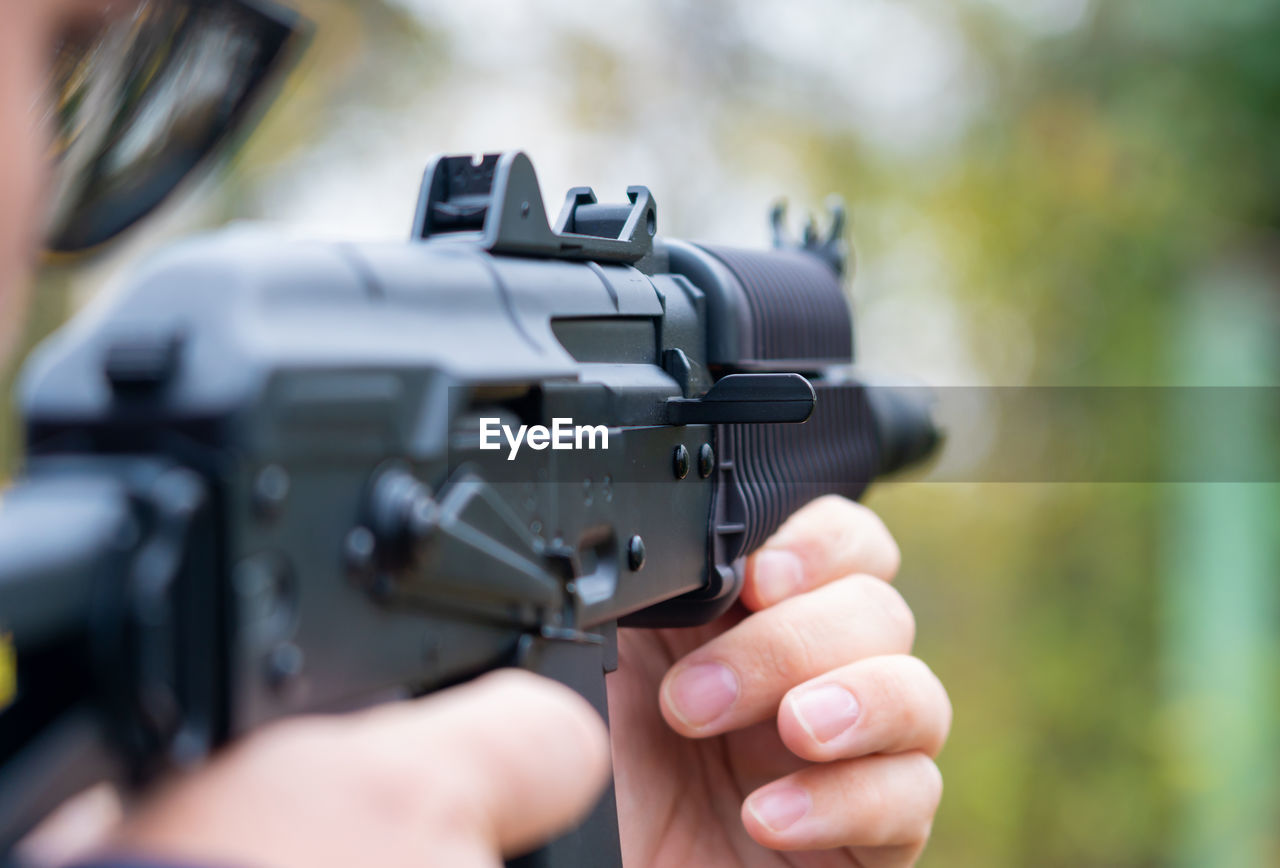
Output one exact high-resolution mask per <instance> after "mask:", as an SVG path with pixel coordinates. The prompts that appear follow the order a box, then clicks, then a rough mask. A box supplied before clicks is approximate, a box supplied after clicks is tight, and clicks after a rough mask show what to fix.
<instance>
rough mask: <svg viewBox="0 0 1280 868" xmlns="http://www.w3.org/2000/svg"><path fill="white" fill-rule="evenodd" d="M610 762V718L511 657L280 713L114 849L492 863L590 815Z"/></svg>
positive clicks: (228, 857)
mask: <svg viewBox="0 0 1280 868" xmlns="http://www.w3.org/2000/svg"><path fill="white" fill-rule="evenodd" d="M608 768H609V741H608V733H607V732H606V730H605V727H604V725H603V721H601V719H600V717H599V715H598V714H596V712H595V710H594V709H592V708H591V706H590V705H589V704H588V703H587V702H586V701H585V700H584V699H582V697H580V696H578V695H577V694H576V693H574V692H573V691H572V690H570V689H569V688H567V687H565V686H563V685H561V684H557V683H556V682H553V681H549V680H547V679H544V678H540V677H538V676H536V675H532V674H530V673H527V672H521V671H517V670H503V671H501V672H498V673H494V674H492V675H487V676H485V677H482V678H479V679H476V680H475V681H472V682H469V683H468V684H465V685H462V686H459V687H454V688H451V689H449V690H445V691H441V692H440V693H436V694H433V695H431V696H429V697H426V698H423V699H419V700H414V701H412V702H402V703H394V704H389V705H384V706H379V707H377V708H373V709H370V710H367V711H362V712H358V713H355V714H349V715H342V716H331V717H307V718H296V719H292V720H288V721H284V722H281V723H278V724H274V725H272V726H270V727H268V728H266V729H265V730H263V731H261V732H259V733H257V734H255V735H253V736H251V737H249V738H246V739H245V740H244V741H242V742H240V743H239V744H237V745H236V746H235V747H233V748H231V749H230V750H228V751H226V752H225V753H224V754H223V755H221V756H220V757H218V758H217V759H216V760H214V761H213V762H212V763H211V764H210V765H209V766H208V767H207V768H205V769H203V770H201V771H199V772H196V773H194V774H192V775H190V776H187V777H184V778H182V779H180V780H178V781H176V782H174V783H173V784H172V785H171V786H170V787H169V788H168V789H167V791H166V792H162V793H160V794H158V796H157V797H156V798H155V799H154V800H153V801H152V802H151V804H150V805H148V806H147V807H146V808H144V810H143V811H142V812H140V814H139V815H138V816H137V817H135V818H134V819H133V820H131V821H130V822H128V823H126V825H125V827H124V828H123V830H122V832H121V833H120V835H119V836H118V837H117V841H116V849H118V850H124V851H126V852H129V853H140V854H143V855H156V856H160V857H163V858H168V859H175V858H176V859H181V860H184V861H191V862H197V863H199V862H204V863H209V864H215V863H219V864H228V865H232V864H243V865H254V866H262V868H295V866H296V868H331V866H332V868H339V866H341V868H348V866H350V865H379V866H386V868H400V866H405V868H408V866H414V868H418V866H421V865H424V864H441V865H444V864H448V865H451V866H458V868H490V866H498V865H499V864H500V855H511V854H515V853H520V852H523V851H526V850H530V849H532V848H534V847H535V846H537V845H539V844H541V843H543V842H544V841H547V840H550V839H551V838H553V837H555V836H556V835H557V834H558V833H560V832H563V831H565V830H567V829H568V828H570V827H571V826H572V825H573V824H574V823H575V822H577V821H578V820H580V819H581V818H582V817H583V816H584V815H585V814H586V812H587V811H588V810H589V809H590V807H591V806H592V805H593V804H594V802H595V799H596V798H597V797H598V796H599V794H600V791H601V788H602V787H603V785H604V783H605V781H606V780H607V778H608Z"/></svg>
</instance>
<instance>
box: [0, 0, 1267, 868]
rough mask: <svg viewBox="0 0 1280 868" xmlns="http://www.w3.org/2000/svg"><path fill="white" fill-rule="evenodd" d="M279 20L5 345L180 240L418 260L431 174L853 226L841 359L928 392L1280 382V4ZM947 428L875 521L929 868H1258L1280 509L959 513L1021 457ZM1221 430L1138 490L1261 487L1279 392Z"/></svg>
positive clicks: (1055, 497)
mask: <svg viewBox="0 0 1280 868" xmlns="http://www.w3.org/2000/svg"><path fill="white" fill-rule="evenodd" d="M293 5H296V6H299V7H301V8H302V9H303V10H304V11H305V12H306V13H307V14H308V15H309V16H310V17H311V18H312V19H313V20H314V21H315V23H316V36H315V41H314V43H313V46H312V50H311V51H310V52H309V54H308V56H307V57H306V58H305V59H304V61H303V63H302V65H301V66H300V68H299V69H298V70H297V71H296V72H295V74H294V75H293V76H292V77H291V78H290V79H289V80H288V81H287V82H286V83H285V85H284V88H283V91H282V94H281V98H280V99H279V101H278V102H277V104H276V105H275V107H274V109H273V110H272V112H271V113H270V115H269V116H268V117H267V119H266V121H265V122H264V123H263V124H262V125H261V126H260V128H259V130H258V132H257V134H256V135H255V136H254V137H253V138H252V139H250V140H249V141H248V142H247V144H246V146H245V147H243V148H242V149H241V150H240V151H239V152H238V154H237V155H236V156H235V158H234V159H233V160H232V161H231V162H230V164H229V165H227V166H225V167H224V168H223V169H222V170H221V171H220V172H218V173H217V174H215V175H213V176H211V177H210V178H208V179H207V180H205V181H204V182H203V183H202V184H200V185H199V186H198V187H196V188H194V189H190V190H188V191H187V195H185V196H184V197H182V198H181V201H179V202H176V203H173V204H171V205H170V206H168V207H167V209H166V210H165V212H164V213H163V214H162V215H161V218H160V219H159V220H155V221H152V222H151V223H150V224H149V225H148V227H147V228H146V229H145V230H144V231H142V232H140V233H135V234H134V235H133V236H131V237H130V238H129V240H128V242H127V243H126V244H124V245H122V246H121V247H119V248H117V249H115V250H114V251H113V252H112V253H111V255H110V257H109V258H99V259H95V260H91V261H90V262H88V263H81V264H78V265H76V266H75V267H70V266H65V265H63V266H57V267H50V268H48V269H46V271H45V273H44V276H43V277H42V283H43V284H44V285H43V286H42V287H41V288H40V291H39V292H38V293H37V294H36V297H35V298H36V300H35V310H34V318H33V321H32V329H31V331H30V334H29V335H28V340H29V342H34V341H36V340H37V339H39V338H40V337H41V336H43V335H44V334H46V333H47V332H48V331H49V330H51V329H52V328H54V327H56V326H57V324H59V323H60V322H62V321H63V320H64V319H65V318H66V317H67V316H69V315H70V314H71V313H73V312H74V311H75V310H76V309H77V308H78V307H80V306H81V305H83V304H84V303H85V302H86V301H87V300H88V299H90V298H91V297H92V296H93V295H94V294H95V293H97V292H100V291H103V287H109V286H110V284H111V282H112V281H113V280H116V279H117V278H118V276H119V275H120V274H121V273H122V272H124V271H127V269H128V268H129V267H130V265H131V264H133V263H135V262H136V261H137V260H138V258H139V257H142V256H145V255H146V254H147V253H148V252H149V251H151V250H153V249H154V248H155V247H156V246H157V245H160V244H162V243H164V242H165V241H166V240H167V239H170V238H173V237H175V236H179V235H183V234H186V233H189V232H192V231H196V230H201V229H206V228H211V227H215V226H218V225H221V224H224V223H226V222H228V221H231V220H238V219H249V220H265V221H269V222H272V223H274V224H277V225H278V226H280V227H284V228H285V229H286V230H287V231H289V232H296V233H297V234H300V235H306V236H323V237H335V238H336V237H342V238H398V237H405V236H406V234H407V232H408V228H409V222H410V218H411V217H412V214H413V207H414V203H415V194H416V190H417V185H418V181H419V175H420V173H421V170H422V167H423V165H424V164H425V162H426V160H427V159H428V157H429V156H430V155H431V154H433V153H435V152H438V151H453V152H478V151H493V150H500V149H508V148H520V149H523V150H525V151H527V152H528V153H530V155H531V156H532V157H533V159H534V163H535V165H536V166H537V169H538V172H539V176H540V179H541V181H542V184H543V191H544V198H546V200H547V202H548V204H549V207H550V208H551V210H552V211H553V213H554V211H555V210H556V208H557V203H558V202H559V200H560V197H561V195H562V193H563V191H564V190H565V189H567V188H568V187H570V186H574V185H580V184H590V185H593V186H594V187H595V188H596V189H597V191H598V192H599V193H600V194H601V196H602V198H603V199H605V200H606V201H608V200H618V199H621V197H622V194H623V191H624V189H625V187H626V186H627V185H628V184H635V183H642V184H646V185H648V186H649V187H650V188H651V189H652V190H653V192H654V195H655V197H656V200H657V202H658V203H659V205H660V211H659V232H660V233H662V234H665V235H671V236H678V237H689V238H694V239H698V240H714V241H720V242H731V243H737V244H744V245H760V244H764V243H767V240H768V235H767V225H766V214H767V210H768V207H769V205H770V204H771V202H772V201H773V200H774V199H776V198H777V197H779V196H786V197H787V198H788V199H789V201H790V202H791V205H792V211H793V213H795V212H800V213H803V211H804V210H806V209H808V210H815V211H821V208H822V204H823V198H824V196H825V195H826V194H828V193H830V192H838V193H840V194H842V195H843V196H844V197H845V198H846V200H847V201H848V202H849V204H850V207H851V213H852V218H853V219H852V223H853V235H854V239H855V246H856V250H857V258H858V264H857V269H856V276H855V279H854V281H853V282H852V284H851V292H852V295H853V298H854V301H855V305H856V309H857V312H858V341H859V353H860V360H861V361H862V362H863V363H865V364H866V365H867V366H868V367H870V368H873V369H876V370H882V371H892V372H894V373H895V374H909V375H911V376H914V377H917V378H919V379H921V380H923V381H924V382H926V383H929V384H931V385H934V386H937V387H942V388H943V390H944V392H945V391H946V389H948V388H952V387H956V388H959V387H1031V386H1035V387H1066V386H1073V387H1080V386H1085V387H1107V388H1112V387H1143V388H1151V389H1155V388H1158V387H1170V386H1200V387H1233V388H1238V387H1272V386H1276V385H1280V353H1278V347H1280V342H1278V341H1277V339H1276V338H1277V336H1278V335H1280V292H1278V291H1277V290H1280V147H1278V146H1277V137H1278V135H1280V3H1277V2H1268V0H1233V2H1231V3H1208V2H1204V0H1160V2H1155V0H1148V2H1141V0H899V2H887V0H791V2H789V3H758V2H741V3H734V2H729V0H699V2H688V3H682V2H676V0H627V2H622V0H617V2H613V3H608V4H603V3H592V2H588V0H583V2H572V0H548V2H539V3H516V2H493V0H483V2H481V0H471V2H465V3H459V2H443V0H440V2H437V0H381V2H374V0H363V2H357V0H300V2H297V3H294V4H293ZM11 375H12V372H10V376H11ZM5 382H6V386H5V388H6V389H8V385H7V384H8V382H9V380H6V381H5ZM971 394H973V395H977V396H979V397H977V398H974V399H973V400H972V401H970V402H968V406H969V407H970V410H971V412H970V413H968V414H967V416H964V417H963V418H959V419H957V420H955V421H954V424H953V425H952V429H951V441H952V447H951V448H952V452H953V454H960V455H962V457H963V460H962V461H961V462H960V463H959V464H955V463H954V462H953V464H952V465H951V468H950V470H948V466H947V464H946V460H944V462H943V464H942V465H941V466H940V467H935V468H934V469H933V470H932V471H929V472H925V473H918V474H917V475H916V476H914V477H911V478H908V479H905V480H902V481H898V482H893V483H887V484H882V485H880V486H879V487H878V488H877V489H875V491H874V492H873V494H872V495H871V497H870V499H869V503H870V504H871V505H872V506H873V507H875V508H876V509H877V510H879V511H880V512H881V513H882V515H883V516H884V517H885V519H886V520H887V521H888V523H889V525H890V527H891V528H892V529H893V530H894V532H895V533H896V534H897V536H898V538H899V540H900V542H901V544H902V548H903V551H904V556H905V561H904V568H903V571H902V575H901V578H900V579H899V584H900V587H901V589H902V591H903V592H904V594H905V595H906V597H907V599H908V600H909V601H910V602H911V603H912V604H913V606H914V607H915V610H916V612H917V614H918V620H919V641H918V646H917V648H918V652H919V653H920V655H921V656H923V657H924V659H925V660H927V661H928V662H929V663H930V664H931V665H932V666H933V667H934V668H935V670H936V671H937V672H938V673H939V675H940V676H941V677H942V679H943V681H944V683H946V684H947V686H948V687H949V689H950V691H951V695H952V699H953V702H954V704H955V712H956V714H955V728H954V732H953V735H952V739H951V742H950V744H949V745H948V747H947V750H946V752H945V754H944V755H943V757H942V759H941V765H942V769H943V772H944V775H945V777H946V787H947V792H946V796H945V798H944V800H943V806H942V809H941V812H940V814H939V816H938V820H937V823H936V826H935V830H934V841H933V844H932V846H931V848H930V850H929V852H928V854H927V856H926V858H925V861H924V863H923V864H925V865H933V866H961V868H967V866H983V868H998V866H1032V865H1034V866H1093V865H1106V866H1113V865H1114V866H1121V865H1123V866H1146V865H1161V866H1163V865H1169V866H1208V865H1213V866H1255V865H1257V866H1264V865H1280V783H1278V781H1280V736H1278V735H1277V733H1280V539H1278V534H1277V529H1280V488H1278V486H1277V484H1276V483H1275V482H1274V480H1275V479H1277V478H1280V477H1277V476H1276V475H1275V474H1274V473H1273V472H1272V473H1259V475H1258V476H1257V479H1258V480H1260V481H1249V479H1248V478H1247V474H1245V475H1244V476H1241V475H1240V474H1236V475H1234V476H1233V477H1232V478H1231V480H1230V481H1213V480H1211V481H1205V482H1196V483H1175V482H1169V481H1141V482H1124V481H1114V479H1115V478H1120V479H1123V478H1124V476H1123V474H1121V475H1120V476H1119V477H1115V476H1113V477H1111V479H1112V480H1113V481H1100V480H1097V479H1090V478H1088V474H1081V475H1078V477H1076V478H1072V479H1071V480H1070V481H1067V482H1048V481H1044V480H1045V479H1048V478H1051V477H1052V473H1046V474H1045V475H1044V476H1042V477H1039V478H1037V474H1035V473H1034V472H1030V473H1022V474H1021V475H1020V476H1018V477H1017V478H1015V480H1014V481H1004V482H993V481H984V480H994V479H1007V478H1008V476H1007V474H1006V475H1002V474H1001V473H1000V466H1001V458H1002V451H1001V449H1000V448H999V446H998V443H999V441H1000V439H1001V437H1004V438H1005V439H1008V438H1009V437H1010V436H1011V435H1012V436H1014V437H1016V436H1018V435H1019V432H1018V431H1016V430H1013V431H1010V429H1009V425H1008V424H1005V426H1004V428H1003V429H1002V427H1001V425H1002V420H1001V418H1000V413H999V412H998V408H997V407H989V406H986V405H984V404H983V403H982V400H981V397H980V396H981V395H982V394H984V393H983V392H980V391H973V392H971ZM1246 394H1249V395H1254V396H1257V397H1256V400H1253V401H1246V402H1244V403H1243V404H1242V405H1240V406H1239V407H1238V408H1237V411H1238V417H1237V418H1233V419H1232V420H1229V422H1230V424H1227V425H1225V426H1224V425H1223V424H1221V422H1222V420H1221V419H1214V420H1211V419H1208V418H1206V417H1207V416H1208V415H1210V414H1207V413H1202V414H1197V413H1194V412H1192V413H1185V412H1184V413H1177V414H1171V415H1170V416H1169V417H1168V418H1167V419H1165V418H1157V419H1155V420H1154V424H1155V425H1156V427H1157V428H1158V429H1159V430H1160V431H1162V432H1164V434H1165V436H1163V437H1161V438H1160V439H1159V440H1157V441H1156V443H1155V446H1154V447H1153V448H1152V450H1151V451H1154V452H1155V453H1156V454H1154V455H1150V456H1148V457H1149V458H1150V460H1151V461H1152V462H1154V466H1156V467H1159V466H1160V465H1161V464H1162V462H1166V461H1167V462H1171V463H1173V462H1177V461H1179V460H1180V459H1179V455H1178V454H1175V453H1177V452H1178V450H1180V449H1183V448H1197V449H1200V450H1205V451H1208V452H1212V453H1217V454H1226V455H1231V456H1243V458H1244V459H1245V463H1246V464H1247V465H1248V466H1252V467H1258V468H1266V467H1271V466H1273V465H1272V464H1271V462H1274V461H1275V460H1276V456H1275V455H1274V453H1276V452H1277V449H1276V447H1277V440H1276V438H1275V436H1274V434H1275V432H1274V430H1272V429H1271V428H1270V427H1269V426H1268V424H1267V422H1268V419H1269V418H1270V417H1269V415H1268V414H1274V409H1273V408H1269V407H1268V406H1264V405H1265V404H1266V402H1267V401H1269V400H1270V399H1271V398H1272V397H1275V396H1276V393H1275V392H1273V391H1268V390H1264V389H1261V388H1259V389H1256V390H1255V391H1252V392H1249V393H1246ZM9 406H10V402H6V403H5V404H4V405H3V409H0V467H2V468H5V470H6V471H11V470H12V469H14V468H15V467H16V464H17V458H18V450H19V443H20V440H19V435H18V427H17V423H16V419H14V417H13V414H12V413H11V412H10V410H9ZM1250 408H1252V409H1250ZM1005 421H1006V422H1007V420H1005ZM1142 421H1144V422H1145V423H1146V424H1148V425H1150V424H1152V422H1153V420H1152V419H1150V418H1148V419H1145V420H1142ZM1210 422H1214V423H1215V424H1210ZM1081 427H1082V428H1083V427H1086V426H1085V425H1083V424H1082V425H1081ZM1066 435H1067V439H1068V442H1071V440H1072V439H1073V438H1074V437H1075V436H1077V435H1079V437H1080V438H1081V440H1082V441H1085V440H1088V439H1089V435H1090V432H1089V431H1086V430H1081V431H1074V430H1068V431H1066ZM1107 437H1108V438H1117V439H1121V440H1122V439H1124V437H1125V431H1124V428H1123V426H1120V427H1115V426H1113V427H1112V429H1111V430H1109V431H1108V433H1107ZM1095 440H1096V438H1095ZM993 444H995V445H993ZM957 450H958V452H957ZM1164 450H1168V451H1169V453H1170V454H1168V455H1166V454H1164ZM0 475H3V472H0ZM1143 478H1144V479H1148V480H1149V479H1152V478H1154V479H1159V473H1156V474H1154V475H1152V474H1149V473H1148V474H1146V475H1145V476H1144V477H1143ZM1261 480H1270V481H1261Z"/></svg>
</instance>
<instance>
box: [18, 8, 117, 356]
mask: <svg viewBox="0 0 1280 868" xmlns="http://www.w3.org/2000/svg"><path fill="white" fill-rule="evenodd" d="M126 5H128V4H126V3H122V2H120V0H114V2H113V0H0V155H3V159H0V363H2V362H4V361H5V360H6V358H7V357H8V355H9V353H10V352H12V349H13V343H14V340H15V338H16V336H17V335H18V333H19V332H20V331H21V325H22V318H23V313H24V311H25V302H26V287H27V283H28V282H29V279H30V273H31V269H32V265H33V263H34V261H35V256H36V253H37V252H38V250H39V245H40V241H41V236H42V234H43V230H44V208H43V206H42V202H41V195H42V193H43V191H44V188H45V182H46V166H45V147H46V146H45V130H44V129H43V128H42V120H41V119H42V118H43V116H44V112H45V89H46V78H45V77H46V74H47V71H48V65H49V61H50V59H51V57H52V55H53V51H54V47H55V44H56V42H57V40H58V38H59V37H60V36H61V35H62V34H63V33H65V32H66V31H67V30H68V29H69V28H74V27H92V26H94V25H95V24H96V23H98V22H100V21H101V20H102V19H103V16H104V15H106V14H107V13H108V12H109V11H115V10H119V9H120V8H121V7H123V6H126Z"/></svg>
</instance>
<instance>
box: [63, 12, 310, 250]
mask: <svg viewBox="0 0 1280 868" xmlns="http://www.w3.org/2000/svg"><path fill="white" fill-rule="evenodd" d="M302 32H303V27H302V19H301V18H300V17H299V16H298V15H297V14H296V13H294V12H291V11H289V10H288V9H285V8H284V7H282V6H278V5H276V4H275V3H270V2H263V0H172V2H170V0H148V2H144V3H142V4H141V5H140V6H139V8H138V9H137V11H136V12H134V13H132V14H130V15H128V16H125V17H123V18H122V19H121V20H119V21H116V22H113V23H111V24H109V25H108V26H106V27H105V29H103V30H102V31H101V32H95V33H92V34H89V35H88V36H87V38H83V39H81V38H76V37H75V36H74V35H70V36H68V37H66V38H65V39H64V41H63V43H62V45H61V47H60V48H59V51H58V54H57V57H56V59H55V61H54V67H53V94H52V97H51V98H52V100H53V106H52V108H51V110H50V114H51V119H50V123H49V126H51V127H52V132H53V135H54V155H53V156H54V162H55V170H54V171H55V178H56V180H55V184H54V193H55V195H54V205H53V210H52V212H51V214H50V223H49V226H48V230H47V244H48V246H49V248H50V249H52V250H55V251H77V250H84V249H86V248H90V247H95V246H97V245H99V244H102V243H104V242H106V241H108V240H110V239H111V238H113V237H115V236H116V235H118V234H119V233H121V232H123V231H124V230H125V229H128V228H129V227H130V226H132V225H133V224H134V223H136V222H137V221H138V220H140V219H142V218H143V217H145V216H146V215H147V214H149V213H150V212H151V211H152V210H154V209H155V208H156V207H157V206H158V205H159V204H160V203H161V202H163V201H164V199H165V198H166V197H167V196H168V195H169V194H170V193H171V192H172V191H173V190H174V188H176V187H177V186H178V185H179V184H180V183H181V182H182V181H183V179H185V178H186V177H187V176H189V175H190V174H191V173H192V171H193V170H194V169H195V168H196V167H197V166H199V165H201V164H202V163H203V162H204V161H205V160H206V159H207V158H208V157H210V156H211V155H212V154H214V153H215V152H217V151H218V150H220V147H221V146H222V145H223V143H224V142H226V141H227V139H228V138H229V137H230V136H232V135H233V134H235V133H237V132H240V131H242V130H244V129H245V128H246V126H248V124H247V121H248V120H249V118H250V117H251V116H252V114H253V111H254V109H255V108H259V107H261V104H262V102H263V95H264V91H266V90H268V89H269V85H270V84H271V82H273V81H274V80H275V79H276V78H278V74H279V73H280V71H281V70H282V69H283V68H284V67H285V66H286V65H287V63H286V61H287V60H288V59H289V57H290V55H291V54H292V53H293V51H292V49H296V48H297V47H298V46H297V43H298V42H299V39H298V37H299V35H300V34H301V33H302Z"/></svg>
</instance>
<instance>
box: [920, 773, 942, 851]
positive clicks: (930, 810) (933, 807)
mask: <svg viewBox="0 0 1280 868" xmlns="http://www.w3.org/2000/svg"><path fill="white" fill-rule="evenodd" d="M915 756H916V757H917V758H918V759H917V763H918V771H917V776H918V777H919V778H920V792H921V794H922V796H923V804H924V807H925V811H924V814H923V815H922V816H921V818H920V829H919V835H918V837H919V839H920V840H924V839H926V838H928V837H929V830H930V828H931V827H932V826H933V817H934V814H936V813H937V812H938V805H939V804H940V803H941V802H942V770H941V769H939V768H938V764H937V763H935V762H934V761H933V760H932V759H931V758H930V757H928V756H926V755H924V754H922V753H921V754H915Z"/></svg>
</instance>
